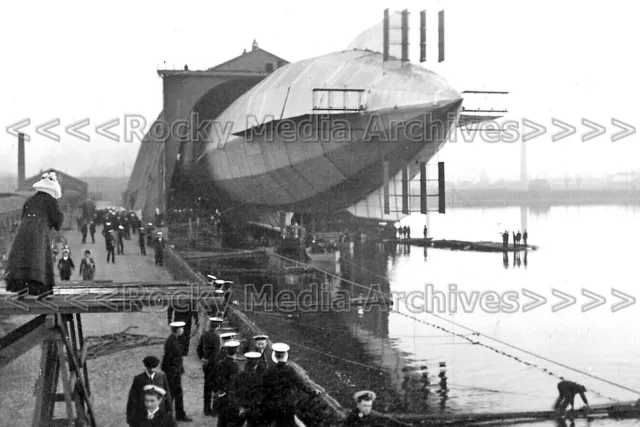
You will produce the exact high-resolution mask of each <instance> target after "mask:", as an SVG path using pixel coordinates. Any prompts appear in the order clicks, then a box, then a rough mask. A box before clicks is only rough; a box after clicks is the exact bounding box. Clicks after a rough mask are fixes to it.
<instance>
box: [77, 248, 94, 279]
mask: <svg viewBox="0 0 640 427" xmlns="http://www.w3.org/2000/svg"><path fill="white" fill-rule="evenodd" d="M79 273H80V276H82V280H85V281H91V280H93V278H94V276H95V274H96V263H95V262H94V261H93V258H91V251H90V250H89V249H87V250H85V251H84V258H82V261H80V270H79Z"/></svg>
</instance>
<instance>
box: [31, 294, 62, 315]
mask: <svg viewBox="0 0 640 427" xmlns="http://www.w3.org/2000/svg"><path fill="white" fill-rule="evenodd" d="M46 295H50V294H49V293H48V292H44V293H42V294H40V295H38V296H37V297H36V299H35V303H36V304H38V305H41V306H43V307H47V308H50V309H52V310H55V311H58V309H59V308H60V306H59V305H58V304H54V303H53V302H51V301H48V300H47V299H46V298H44V296H46Z"/></svg>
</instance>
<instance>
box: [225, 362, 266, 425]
mask: <svg viewBox="0 0 640 427" xmlns="http://www.w3.org/2000/svg"><path fill="white" fill-rule="evenodd" d="M244 357H245V358H246V359H247V364H246V365H245V367H244V371H242V372H241V373H239V374H238V375H235V376H234V377H232V379H231V400H232V401H233V402H235V403H236V404H237V405H238V406H239V407H240V419H239V420H238V424H237V425H245V424H244V423H245V422H246V423H247V424H246V425H247V426H248V427H258V426H260V425H261V424H260V422H261V420H262V411H261V406H262V400H263V398H264V391H263V388H262V374H261V373H260V372H258V367H259V360H260V357H261V354H260V353H258V352H257V351H250V352H248V353H245V354H244Z"/></svg>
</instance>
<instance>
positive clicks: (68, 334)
mask: <svg viewBox="0 0 640 427" xmlns="http://www.w3.org/2000/svg"><path fill="white" fill-rule="evenodd" d="M128 288H131V289H133V288H135V294H131V293H130V294H127V292H126V291H127V289H128ZM213 290H214V289H213V288H212V287H210V288H205V289H197V287H196V286H194V285H192V284H190V283H183V282H181V283H147V282H141V283H136V282H127V283H113V282H107V281H103V282H101V283H98V282H67V283H64V282H63V283H62V284H61V285H60V286H58V287H57V288H56V290H55V294H54V296H53V297H51V298H50V299H48V300H43V301H40V300H36V299H35V298H33V297H28V296H26V297H24V298H22V299H18V298H17V295H16V294H8V293H4V294H3V295H0V312H3V313H10V314H22V315H29V314H36V315H37V316H36V317H35V318H33V319H32V320H30V321H29V322H27V323H25V324H24V325H22V326H20V327H18V328H17V329H15V330H13V331H12V332H10V333H9V334H8V335H6V336H4V337H2V338H0V369H2V368H3V367H5V366H6V365H8V364H9V363H11V362H12V361H13V360H15V359H17V358H18V357H20V356H22V355H23V354H25V353H26V352H28V351H29V350H31V349H32V348H34V347H35V346H37V345H40V346H41V348H42V353H41V360H40V370H39V377H38V380H37V385H36V401H35V411H34V415H33V427H45V426H91V427H97V424H96V417H95V413H94V411H93V405H92V401H93V399H92V395H91V388H90V386H89V374H88V369H87V363H86V358H87V344H86V343H85V341H84V336H83V333H82V320H81V313H98V312H101V313H105V312H113V313H118V312H131V311H141V310H142V309H144V308H145V307H151V306H153V307H157V306H158V305H159V304H162V303H164V304H166V305H167V306H168V305H169V304H173V307H174V309H175V310H177V311H181V310H194V311H197V310H199V309H200V308H201V309H204V310H206V311H207V312H214V311H217V310H218V307H220V308H221V310H220V311H222V312H224V311H225V308H226V307H224V302H225V301H228V300H229V298H228V296H227V298H222V297H216V296H215V294H214V292H213ZM79 296H81V298H80V297H79ZM59 383H62V392H61V393H58V384H59ZM56 403H64V406H65V412H66V418H58V419H54V418H53V417H54V409H55V404H56Z"/></svg>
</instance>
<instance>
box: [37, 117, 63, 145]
mask: <svg viewBox="0 0 640 427" xmlns="http://www.w3.org/2000/svg"><path fill="white" fill-rule="evenodd" d="M59 124H60V119H52V120H49V121H48V122H46V123H43V124H41V125H40V126H38V127H37V128H36V132H37V133H39V134H40V135H42V136H46V137H47V138H51V139H53V140H54V141H55V142H60V135H56V134H55V133H53V132H49V129H51V128H54V127H56V126H58V125H59Z"/></svg>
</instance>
